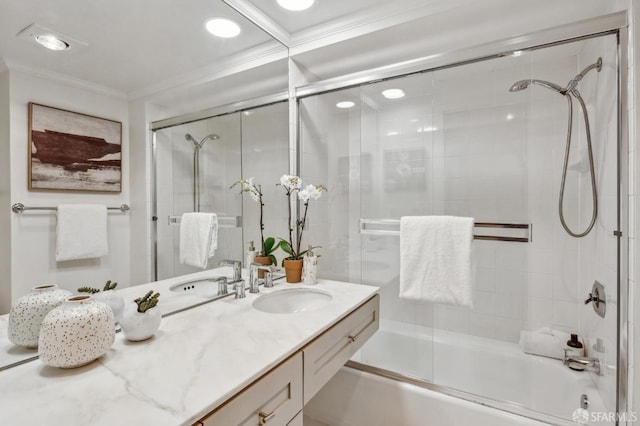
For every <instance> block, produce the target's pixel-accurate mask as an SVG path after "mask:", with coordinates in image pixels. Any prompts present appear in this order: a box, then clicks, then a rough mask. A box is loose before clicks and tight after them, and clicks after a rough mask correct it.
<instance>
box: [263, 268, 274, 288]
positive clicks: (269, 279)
mask: <svg viewBox="0 0 640 426" xmlns="http://www.w3.org/2000/svg"><path fill="white" fill-rule="evenodd" d="M263 285H264V287H265V288H271V287H273V272H271V271H267V272H265V273H264V284H263Z"/></svg>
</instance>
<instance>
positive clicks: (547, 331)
mask: <svg viewBox="0 0 640 426" xmlns="http://www.w3.org/2000/svg"><path fill="white" fill-rule="evenodd" d="M570 338H571V335H570V334H569V333H567V332H564V331H560V330H554V329H552V328H549V327H544V328H541V329H539V330H536V331H524V330H523V331H521V332H520V346H521V347H522V350H523V351H524V353H527V354H532V355H540V356H546V357H549V358H556V359H564V348H565V346H566V345H567V341H568V340H569V339H570Z"/></svg>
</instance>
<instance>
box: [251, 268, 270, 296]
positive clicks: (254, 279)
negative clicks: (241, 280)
mask: <svg viewBox="0 0 640 426" xmlns="http://www.w3.org/2000/svg"><path fill="white" fill-rule="evenodd" d="M258 271H267V272H268V273H271V271H273V269H272V267H271V266H265V265H263V264H261V263H252V264H251V265H249V293H260V289H259V287H258V286H259V285H260V282H259V281H258ZM265 282H266V279H265ZM271 287H273V277H272V278H271Z"/></svg>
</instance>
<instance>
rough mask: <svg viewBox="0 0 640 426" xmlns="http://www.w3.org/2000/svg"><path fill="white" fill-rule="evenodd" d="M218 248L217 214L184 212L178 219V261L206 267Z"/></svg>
mask: <svg viewBox="0 0 640 426" xmlns="http://www.w3.org/2000/svg"><path fill="white" fill-rule="evenodd" d="M217 248H218V216H217V215H216V214H215V213H185V214H183V215H182V220H181V221H180V263H184V264H185V265H189V266H195V267H197V268H202V269H206V268H207V263H208V262H209V258H210V257H213V256H214V255H215V254H216V249H217Z"/></svg>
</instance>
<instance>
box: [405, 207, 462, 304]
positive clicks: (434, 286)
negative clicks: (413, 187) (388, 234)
mask: <svg viewBox="0 0 640 426" xmlns="http://www.w3.org/2000/svg"><path fill="white" fill-rule="evenodd" d="M473 226H474V220H473V218H470V217H454V216H405V217H402V218H401V219H400V297H401V298H403V299H410V300H419V301H428V302H437V303H449V304H452V305H459V306H466V307H472V306H473V292H472V282H473V262H472V249H473V245H472V244H473Z"/></svg>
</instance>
